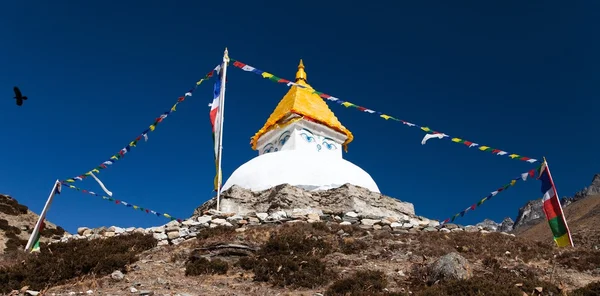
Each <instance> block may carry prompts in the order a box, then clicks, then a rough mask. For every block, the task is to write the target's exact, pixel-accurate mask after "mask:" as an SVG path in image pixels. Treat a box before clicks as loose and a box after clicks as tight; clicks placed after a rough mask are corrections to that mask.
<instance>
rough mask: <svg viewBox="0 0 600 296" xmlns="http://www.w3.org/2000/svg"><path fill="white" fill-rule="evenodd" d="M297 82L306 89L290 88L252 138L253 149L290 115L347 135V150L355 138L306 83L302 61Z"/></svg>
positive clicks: (344, 144) (345, 143) (297, 74)
mask: <svg viewBox="0 0 600 296" xmlns="http://www.w3.org/2000/svg"><path fill="white" fill-rule="evenodd" d="M295 82H296V84H299V85H302V86H304V88H303V87H298V86H296V85H293V86H292V87H290V90H289V91H288V92H287V94H285V96H284V97H283V99H281V101H280V102H279V104H278V105H277V107H275V110H274V111H273V113H271V116H269V119H267V122H266V123H265V125H264V126H263V127H262V128H261V129H260V130H259V131H258V132H256V134H254V137H252V139H251V141H250V144H251V145H252V149H254V150H256V145H257V142H258V139H259V138H260V137H261V136H262V135H264V134H265V133H267V132H268V131H270V130H271V129H273V128H275V127H277V126H278V125H277V123H278V122H279V121H280V120H281V119H283V118H284V117H286V116H287V115H288V114H290V113H295V114H298V115H301V116H303V117H304V118H306V119H308V120H311V121H314V122H316V123H320V124H323V125H325V126H327V127H329V128H331V129H333V130H335V131H338V132H340V133H342V134H345V135H346V137H347V139H346V141H345V142H344V143H343V146H344V148H346V147H347V145H348V143H350V142H352V140H353V139H354V136H353V135H352V133H351V132H350V131H349V130H348V129H346V128H345V127H344V126H343V125H342V123H341V122H340V121H339V120H338V119H337V117H335V114H333V112H332V111H331V110H330V109H329V106H327V103H325V101H324V100H323V99H322V98H321V97H320V96H319V95H317V94H316V93H314V91H315V90H314V89H313V88H312V86H310V85H309V84H308V83H307V82H306V72H305V71H304V64H303V63H302V60H300V64H299V65H298V72H296V80H295Z"/></svg>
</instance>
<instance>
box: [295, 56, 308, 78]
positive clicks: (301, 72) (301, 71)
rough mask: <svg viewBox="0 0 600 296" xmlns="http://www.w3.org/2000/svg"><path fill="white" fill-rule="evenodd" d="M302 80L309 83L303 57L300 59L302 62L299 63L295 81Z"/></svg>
mask: <svg viewBox="0 0 600 296" xmlns="http://www.w3.org/2000/svg"><path fill="white" fill-rule="evenodd" d="M300 80H303V81H304V82H306V83H308V81H306V72H305V71H304V63H303V62H302V59H300V64H299V65H298V72H296V81H295V82H298V81H300Z"/></svg>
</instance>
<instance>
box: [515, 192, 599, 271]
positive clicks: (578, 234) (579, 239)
mask: <svg viewBox="0 0 600 296" xmlns="http://www.w3.org/2000/svg"><path fill="white" fill-rule="evenodd" d="M563 210H564V212H565V217H566V218H567V223H568V225H569V229H570V230H571V234H572V237H573V243H574V244H575V245H576V246H583V247H586V248H589V249H593V250H600V230H598V225H600V195H593V196H587V197H585V198H582V199H579V200H577V201H576V202H573V203H571V204H569V205H568V206H566V207H564V209H563ZM515 234H517V235H519V236H523V237H527V238H528V239H531V240H537V241H543V240H549V239H551V238H552V233H551V232H550V227H548V224H547V223H546V221H545V220H542V221H540V222H539V223H536V224H533V225H531V226H527V227H521V228H518V229H516V230H515ZM598 261H599V262H600V258H599V259H598Z"/></svg>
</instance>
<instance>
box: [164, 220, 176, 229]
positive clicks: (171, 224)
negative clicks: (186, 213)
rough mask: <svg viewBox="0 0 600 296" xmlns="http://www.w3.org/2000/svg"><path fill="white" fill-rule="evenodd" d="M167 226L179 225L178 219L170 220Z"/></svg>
mask: <svg viewBox="0 0 600 296" xmlns="http://www.w3.org/2000/svg"><path fill="white" fill-rule="evenodd" d="M165 226H167V227H169V226H177V227H179V222H177V220H173V221H169V223H167V224H166V225H165Z"/></svg>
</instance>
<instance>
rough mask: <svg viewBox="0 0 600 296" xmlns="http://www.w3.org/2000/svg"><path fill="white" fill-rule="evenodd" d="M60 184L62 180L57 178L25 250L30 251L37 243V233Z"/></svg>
mask: <svg viewBox="0 0 600 296" xmlns="http://www.w3.org/2000/svg"><path fill="white" fill-rule="evenodd" d="M59 186H61V185H60V181H59V180H56V182H54V186H53V187H52V191H50V195H48V199H47V200H46V204H45V205H44V208H43V209H42V212H41V213H40V216H39V218H38V220H37V223H35V227H34V228H33V232H31V236H29V240H28V241H27V245H26V246H25V252H29V250H31V247H32V246H33V244H34V243H35V240H36V238H37V235H38V234H39V232H40V226H41V225H42V222H43V221H44V219H46V213H47V212H48V209H50V204H52V199H54V195H55V194H56V192H57V189H58V188H59ZM58 190H60V189H58Z"/></svg>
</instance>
